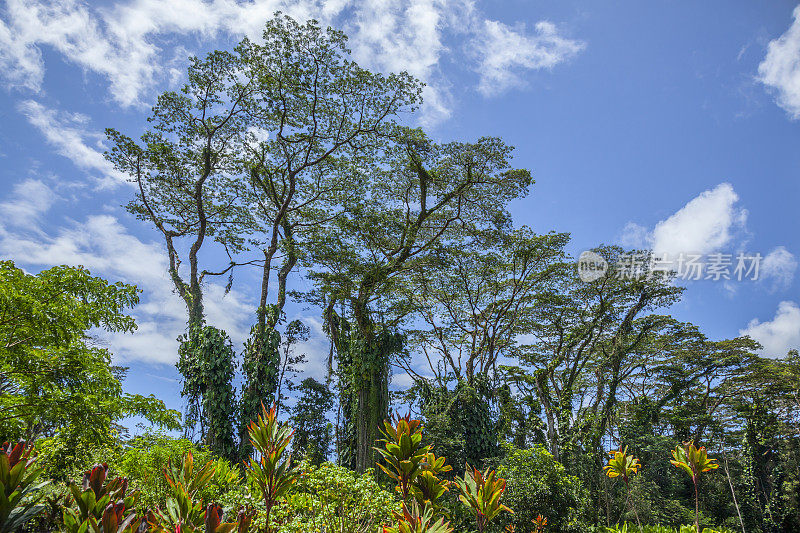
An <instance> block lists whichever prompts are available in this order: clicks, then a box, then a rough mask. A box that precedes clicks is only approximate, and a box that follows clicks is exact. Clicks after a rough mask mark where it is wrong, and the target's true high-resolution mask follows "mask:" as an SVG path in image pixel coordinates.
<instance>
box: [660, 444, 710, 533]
mask: <svg viewBox="0 0 800 533" xmlns="http://www.w3.org/2000/svg"><path fill="white" fill-rule="evenodd" d="M672 459H673V460H672V461H670V463H672V466H674V467H675V468H679V469H681V470H683V471H684V472H686V473H687V474H689V477H691V478H692V484H693V485H694V528H695V530H696V531H697V533H700V495H699V493H698V490H697V481H698V479H699V477H700V474H702V473H703V472H708V471H710V470H716V469H717V468H719V465H718V464H717V463H715V462H714V461H716V459H711V458H710V457H708V452H707V451H706V447H705V446H700V448H696V447H695V445H694V442H692V441H689V442H684V443H683V445H680V444H679V445H678V446H676V447H675V449H674V450H672Z"/></svg>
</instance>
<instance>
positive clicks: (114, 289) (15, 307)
mask: <svg viewBox="0 0 800 533" xmlns="http://www.w3.org/2000/svg"><path fill="white" fill-rule="evenodd" d="M137 302H138V294H137V289H136V287H134V286H131V285H124V284H122V283H115V284H112V283H108V282H107V281H105V280H103V279H101V278H98V277H93V276H91V275H90V273H89V271H87V270H86V269H84V268H82V267H78V268H72V267H66V266H60V267H54V268H51V269H48V270H43V271H42V272H40V273H38V274H36V275H31V274H27V273H25V272H23V271H22V270H21V269H19V268H17V267H16V266H14V263H13V262H11V261H0V315H2V316H3V317H4V318H3V320H2V322H0V422H2V423H0V439H2V440H16V439H19V438H26V439H28V440H35V439H39V438H40V437H46V439H47V440H45V441H40V442H39V448H40V449H42V450H47V454H46V455H47V456H48V457H47V461H46V462H47V463H48V464H49V465H52V467H53V469H54V470H55V471H56V473H61V475H62V476H63V473H64V472H66V471H69V470H70V463H72V462H73V461H74V460H80V459H81V458H83V459H85V457H76V456H77V455H86V454H88V453H89V452H90V451H91V450H92V449H93V448H95V447H97V446H98V445H103V444H108V443H110V442H112V441H113V438H114V437H115V436H116V435H117V434H118V432H119V427H118V425H117V423H118V421H119V420H121V419H123V418H125V417H128V416H135V415H138V416H143V417H144V418H145V419H147V420H149V421H150V422H151V423H153V424H156V425H159V426H162V427H167V428H169V429H177V428H178V427H179V426H178V414H177V413H176V412H174V411H170V410H167V409H166V408H165V407H164V403H163V402H161V401H160V400H157V399H156V398H155V397H153V396H147V397H145V396H139V395H132V394H126V393H124V392H123V390H122V385H121V383H120V381H121V379H122V378H123V377H124V373H125V370H124V369H122V368H119V367H114V366H112V364H111V354H110V353H109V352H108V351H107V350H105V349H102V348H98V347H97V346H96V345H95V343H94V342H92V340H91V337H90V335H89V330H91V329H92V328H102V329H104V330H106V331H109V332H132V331H134V330H135V329H136V325H135V323H134V321H133V318H131V317H130V316H128V315H126V314H125V309H126V308H128V307H131V306H133V305H135V304H136V303H137Z"/></svg>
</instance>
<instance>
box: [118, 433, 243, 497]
mask: <svg viewBox="0 0 800 533" xmlns="http://www.w3.org/2000/svg"><path fill="white" fill-rule="evenodd" d="M187 452H191V453H192V454H193V455H194V460H195V463H196V464H198V465H202V464H205V463H206V462H208V461H213V462H214V468H215V472H214V476H213V477H212V478H211V481H210V482H209V483H208V484H207V485H206V486H204V487H203V488H202V490H201V491H200V492H199V493H198V499H202V500H203V501H205V502H212V501H219V500H220V499H221V497H222V496H223V495H224V494H225V493H227V492H228V491H231V490H233V489H235V488H236V487H238V486H239V485H240V483H241V479H242V476H241V472H240V471H239V469H238V468H237V467H236V466H234V465H231V463H229V462H228V461H226V460H225V459H219V458H217V457H215V456H214V454H212V453H211V452H210V451H209V450H207V449H205V448H199V447H197V446H196V445H195V444H193V443H192V442H191V441H189V440H187V439H176V438H173V437H169V436H167V435H164V434H161V433H145V434H144V435H141V436H139V437H136V438H134V439H132V440H131V441H130V442H128V443H127V444H126V446H125V447H124V448H123V449H122V450H121V452H119V453H118V454H115V457H113V458H109V459H108V464H109V467H110V469H111V470H112V471H113V472H114V473H115V474H116V475H120V476H125V477H127V478H128V480H129V482H130V483H131V485H132V486H133V488H136V489H138V490H139V491H140V492H141V494H140V497H139V505H140V507H141V508H143V509H154V508H156V507H162V508H163V507H164V505H165V504H166V499H167V496H169V495H171V494H172V489H171V488H170V486H169V485H168V484H167V481H166V479H165V478H164V472H163V469H164V467H165V466H166V465H167V462H168V461H169V460H170V459H171V460H172V462H173V464H180V463H181V461H182V458H183V456H184V454H185V453H187Z"/></svg>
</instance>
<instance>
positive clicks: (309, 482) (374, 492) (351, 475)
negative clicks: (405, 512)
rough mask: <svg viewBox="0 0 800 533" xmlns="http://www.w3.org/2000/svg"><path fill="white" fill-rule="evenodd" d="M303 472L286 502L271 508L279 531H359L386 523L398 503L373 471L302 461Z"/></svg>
mask: <svg viewBox="0 0 800 533" xmlns="http://www.w3.org/2000/svg"><path fill="white" fill-rule="evenodd" d="M301 469H302V470H303V472H304V474H303V476H302V477H301V478H300V480H299V481H298V482H297V484H296V485H295V488H294V489H293V491H292V492H291V494H289V496H288V497H287V499H286V502H284V503H282V504H281V505H280V506H279V507H278V508H277V509H276V511H275V516H274V520H273V523H274V524H275V525H278V526H279V528H278V531H279V533H317V532H321V531H336V532H337V533H339V532H340V533H362V532H365V531H375V530H377V528H378V526H380V525H381V524H384V523H388V522H389V521H390V519H391V517H392V511H399V510H400V506H399V503H398V502H397V501H396V500H395V498H394V496H393V495H392V493H390V492H388V491H386V490H384V489H382V488H381V487H380V485H378V483H377V482H376V481H375V475H374V472H373V471H371V470H368V471H367V472H365V473H364V474H362V475H360V476H359V475H358V474H356V473H355V472H352V471H351V470H348V469H347V468H344V467H341V466H336V465H334V464H331V463H323V464H322V465H320V466H319V467H314V466H312V465H310V464H309V463H307V462H305V463H303V464H302V465H301Z"/></svg>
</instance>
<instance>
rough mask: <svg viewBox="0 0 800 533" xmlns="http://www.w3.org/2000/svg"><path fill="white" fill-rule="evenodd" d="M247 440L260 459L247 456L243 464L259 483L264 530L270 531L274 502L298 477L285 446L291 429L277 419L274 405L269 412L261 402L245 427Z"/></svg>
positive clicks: (251, 477) (290, 437)
mask: <svg viewBox="0 0 800 533" xmlns="http://www.w3.org/2000/svg"><path fill="white" fill-rule="evenodd" d="M248 433H249V435H250V443H251V444H252V446H253V449H254V450H255V451H256V453H257V454H258V456H260V459H259V460H254V459H250V460H248V461H247V463H246V465H245V467H246V470H247V475H248V477H249V478H250V479H251V480H252V481H253V482H254V483H255V484H256V485H257V486H258V488H259V490H260V491H261V497H262V499H263V500H264V506H265V508H266V512H265V518H266V522H267V533H271V531H272V526H271V525H270V522H269V517H270V512H271V511H272V508H273V507H274V506H275V504H276V503H278V501H279V500H280V499H282V498H283V497H284V496H286V493H287V492H289V489H291V488H292V485H294V484H295V482H297V479H298V478H299V477H300V470H299V468H298V467H297V466H295V465H294V464H293V463H292V456H291V454H289V453H287V451H286V449H287V448H288V447H289V444H290V443H291V442H292V438H293V437H294V431H292V428H290V427H289V425H288V424H285V423H281V422H279V421H278V415H277V412H276V409H275V406H273V407H272V408H271V409H270V410H269V411H267V408H266V407H264V404H261V414H260V415H258V420H257V421H255V422H251V424H250V427H249V429H248Z"/></svg>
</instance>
